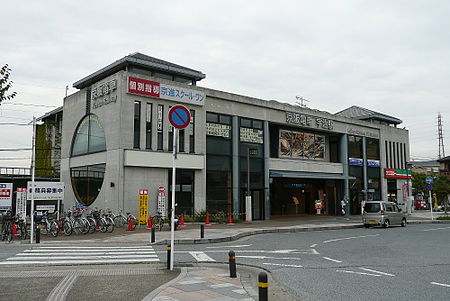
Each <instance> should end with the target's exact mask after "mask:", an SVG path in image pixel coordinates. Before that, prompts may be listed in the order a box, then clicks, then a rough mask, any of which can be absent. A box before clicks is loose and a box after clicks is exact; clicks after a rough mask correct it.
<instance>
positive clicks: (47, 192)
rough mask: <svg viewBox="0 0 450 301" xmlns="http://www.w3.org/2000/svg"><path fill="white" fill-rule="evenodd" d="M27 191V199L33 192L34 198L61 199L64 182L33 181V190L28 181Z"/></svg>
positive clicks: (29, 198)
mask: <svg viewBox="0 0 450 301" xmlns="http://www.w3.org/2000/svg"><path fill="white" fill-rule="evenodd" d="M27 191H28V193H27V199H28V200H31V194H32V193H33V192H34V199H35V200H62V199H64V182H34V190H33V189H32V187H31V182H28V185H27Z"/></svg>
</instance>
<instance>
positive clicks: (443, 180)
mask: <svg viewBox="0 0 450 301" xmlns="http://www.w3.org/2000/svg"><path fill="white" fill-rule="evenodd" d="M433 192H434V193H436V195H437V199H438V202H439V203H440V204H442V205H443V206H444V208H445V213H447V200H448V195H449V194H450V178H448V177H446V176H443V175H441V176H438V177H437V178H436V179H435V180H434V183H433Z"/></svg>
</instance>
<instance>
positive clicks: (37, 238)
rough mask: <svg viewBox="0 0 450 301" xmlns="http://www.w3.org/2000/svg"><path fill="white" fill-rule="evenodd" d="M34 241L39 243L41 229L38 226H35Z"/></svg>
mask: <svg viewBox="0 0 450 301" xmlns="http://www.w3.org/2000/svg"><path fill="white" fill-rule="evenodd" d="M36 243H37V244H40V243H41V229H39V228H38V227H36Z"/></svg>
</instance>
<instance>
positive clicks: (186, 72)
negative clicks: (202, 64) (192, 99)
mask: <svg viewBox="0 0 450 301" xmlns="http://www.w3.org/2000/svg"><path fill="white" fill-rule="evenodd" d="M129 66H136V67H139V68H143V69H147V70H154V71H161V72H166V73H170V74H176V75H180V76H184V77H187V78H191V79H194V80H196V81H198V80H202V79H204V78H205V77H206V75H205V74H203V73H202V72H200V71H197V70H194V69H191V68H187V67H183V66H181V65H177V64H174V63H170V62H167V61H164V60H161V59H157V58H154V57H151V56H148V55H145V54H142V53H139V52H135V53H133V54H130V55H127V56H125V57H123V58H121V59H119V60H117V61H115V62H114V63H112V64H110V65H108V66H106V67H104V68H102V69H100V70H98V71H96V72H94V73H92V74H91V75H88V76H86V77H85V78H82V79H80V80H79V81H77V82H75V83H74V84H73V87H74V88H77V89H82V88H84V87H87V86H90V85H92V84H93V83H95V82H97V81H99V80H101V79H103V78H105V77H107V76H109V75H111V74H114V73H116V72H118V71H120V70H126V69H127V67H129Z"/></svg>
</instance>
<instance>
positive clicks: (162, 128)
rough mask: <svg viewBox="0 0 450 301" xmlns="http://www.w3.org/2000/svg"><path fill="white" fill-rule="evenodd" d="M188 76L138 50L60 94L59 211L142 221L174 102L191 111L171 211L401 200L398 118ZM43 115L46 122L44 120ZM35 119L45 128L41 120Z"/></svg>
mask: <svg viewBox="0 0 450 301" xmlns="http://www.w3.org/2000/svg"><path fill="white" fill-rule="evenodd" d="M204 78H205V74H203V73H202V72H200V71H197V70H193V69H191V68H186V67H183V66H180V65H177V64H173V63H170V62H167V61H163V60H160V59H156V58H153V57H150V56H147V55H143V54H140V53H134V54H131V55H127V56H125V57H123V58H121V59H119V60H117V61H115V62H113V63H112V64H110V65H108V66H106V67H104V68H102V69H100V70H98V71H96V72H94V73H92V74H91V75H88V76H86V77H85V78H83V79H81V80H79V81H77V82H76V83H74V84H73V86H74V87H75V88H77V89H79V91H77V92H76V93H74V94H72V95H69V96H67V97H65V98H64V104H63V107H62V108H60V109H59V110H56V111H55V113H58V114H60V112H61V111H62V129H61V139H60V145H61V160H60V163H59V166H60V177H61V181H63V182H65V183H66V184H65V199H64V205H65V207H66V208H67V207H70V206H73V204H74V203H75V202H81V203H83V204H85V205H87V206H95V207H98V208H106V207H108V208H111V209H113V210H116V211H117V210H123V211H124V212H125V211H129V212H134V213H136V212H137V210H138V193H139V191H140V190H143V189H146V190H148V191H149V211H150V212H149V213H150V214H152V215H153V214H155V213H156V210H157V198H158V193H161V191H162V190H164V192H165V194H166V196H167V197H166V202H167V203H168V204H170V196H171V193H170V192H171V189H172V183H171V180H172V177H171V173H172V150H173V147H174V146H173V130H172V126H170V124H169V121H168V111H169V109H170V108H171V106H173V105H175V104H182V105H184V106H186V107H187V108H188V109H189V110H190V112H191V117H192V118H191V123H190V125H189V126H188V127H187V128H186V129H184V130H181V131H180V133H179V134H180V135H179V140H178V156H177V160H176V162H177V172H176V183H175V185H174V188H175V191H176V202H177V209H176V210H177V213H184V214H188V215H191V214H193V213H194V212H201V211H207V212H209V213H216V212H224V213H228V212H234V213H236V214H241V213H243V212H245V196H246V195H247V194H249V195H251V197H252V214H253V219H256V220H258V219H259V220H263V219H270V218H271V217H275V216H286V215H302V214H315V213H316V210H315V209H314V203H315V201H316V200H321V201H322V202H323V204H324V207H325V208H324V209H323V210H322V213H323V214H329V215H338V214H340V212H341V201H342V200H345V201H347V202H348V206H347V214H360V212H361V201H363V200H370V199H376V200H379V199H382V200H388V199H389V200H396V201H397V202H398V203H399V204H400V205H402V204H406V201H407V199H408V194H409V191H408V188H409V187H408V185H407V184H408V183H407V182H408V178H409V177H410V173H409V172H408V171H407V170H406V169H407V162H408V161H409V137H408V131H407V130H405V129H400V128H398V127H397V126H398V125H399V124H400V123H401V122H402V121H401V120H400V119H398V118H395V117H392V116H389V115H386V114H382V113H378V112H374V111H371V110H368V109H365V108H362V107H358V106H353V107H350V108H348V109H345V110H343V111H341V112H338V113H336V114H331V113H328V112H324V111H319V110H312V109H308V108H305V107H302V106H298V105H292V104H288V103H283V102H280V101H274V100H264V99H258V98H253V97H248V96H242V95H237V94H233V93H229V92H224V91H219V90H214V89H208V88H205V87H200V86H198V85H197V83H198V82H199V81H201V80H202V79H204ZM46 118H50V119H51V116H50V117H49V116H47V115H46ZM44 122H45V120H44Z"/></svg>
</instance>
